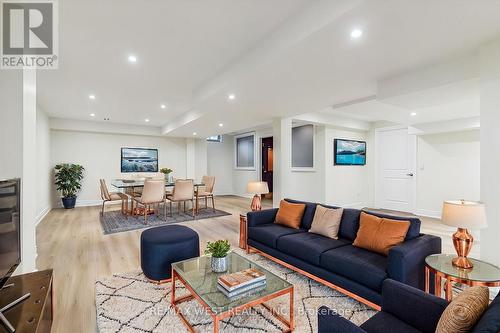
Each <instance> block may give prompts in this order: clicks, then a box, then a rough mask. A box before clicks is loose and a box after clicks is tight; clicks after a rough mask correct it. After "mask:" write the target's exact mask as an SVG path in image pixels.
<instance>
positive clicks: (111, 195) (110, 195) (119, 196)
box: [99, 179, 128, 216]
mask: <svg viewBox="0 0 500 333" xmlns="http://www.w3.org/2000/svg"><path fill="white" fill-rule="evenodd" d="M99 187H100V189H101V199H102V208H101V214H102V215H103V216H104V204H105V203H106V202H112V201H119V200H121V202H122V214H126V213H127V210H128V196H127V195H126V194H124V193H121V192H109V191H108V186H107V185H106V181H105V180H104V179H99Z"/></svg>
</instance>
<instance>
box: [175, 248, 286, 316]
mask: <svg viewBox="0 0 500 333" xmlns="http://www.w3.org/2000/svg"><path fill="white" fill-rule="evenodd" d="M210 261H211V257H208V256H202V257H198V258H193V259H188V260H184V261H180V262H177V263H175V264H172V268H173V269H175V271H176V272H177V273H178V274H179V275H180V276H181V277H182V279H183V280H184V281H186V283H187V284H189V286H190V287H191V288H192V289H193V290H194V291H195V292H196V294H197V295H198V296H200V297H201V299H202V300H203V301H204V302H205V303H206V304H207V305H208V306H209V307H210V309H211V310H212V311H213V312H214V313H215V314H219V313H222V312H226V311H228V310H231V309H234V308H236V307H238V306H240V305H244V304H247V303H249V302H252V301H254V300H257V299H259V298H262V297H265V296H267V295H271V294H274V293H276V292H279V291H283V290H285V289H288V288H289V287H291V286H292V285H291V284H290V283H288V282H287V281H285V280H283V279H282V278H280V277H278V276H277V275H274V274H273V273H271V272H269V271H267V270H266V269H264V268H262V267H261V266H259V265H257V264H256V263H254V262H252V261H250V260H248V259H246V258H244V257H242V256H241V255H239V254H237V253H234V252H231V253H229V254H228V270H227V271H226V272H224V273H214V272H212V269H211V268H210ZM248 268H256V269H258V270H260V271H262V272H263V273H264V274H265V275H266V286H265V289H262V288H261V289H259V288H257V290H255V291H254V292H253V293H250V294H244V295H242V296H240V297H236V298H228V297H227V296H225V295H224V294H223V293H221V292H220V291H218V289H217V279H218V278H219V276H221V275H224V274H230V273H235V272H239V271H241V270H244V269H248Z"/></svg>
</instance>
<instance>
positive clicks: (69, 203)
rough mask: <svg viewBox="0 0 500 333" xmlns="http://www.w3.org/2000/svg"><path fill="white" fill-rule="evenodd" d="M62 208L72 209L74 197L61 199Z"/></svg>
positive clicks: (74, 201) (74, 202)
mask: <svg viewBox="0 0 500 333" xmlns="http://www.w3.org/2000/svg"><path fill="white" fill-rule="evenodd" d="M61 200H62V203H63V206H64V208H66V209H72V208H75V204H76V197H68V198H61Z"/></svg>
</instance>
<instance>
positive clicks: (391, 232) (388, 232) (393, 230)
mask: <svg viewBox="0 0 500 333" xmlns="http://www.w3.org/2000/svg"><path fill="white" fill-rule="evenodd" d="M409 228H410V221H398V220H391V219H386V218H381V217H378V216H375V215H370V214H367V213H365V212H361V217H360V219H359V230H358V234H357V236H356V239H355V240H354V243H353V245H354V246H357V247H360V248H363V249H365V250H369V251H373V252H377V253H381V254H383V255H386V256H387V255H388V254H389V250H390V249H391V247H393V246H396V245H398V244H401V243H402V242H403V241H404V239H405V237H406V233H407V232H408V229H409Z"/></svg>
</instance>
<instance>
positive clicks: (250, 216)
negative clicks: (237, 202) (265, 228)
mask: <svg viewBox="0 0 500 333" xmlns="http://www.w3.org/2000/svg"><path fill="white" fill-rule="evenodd" d="M277 213H278V208H272V209H265V210H259V211H255V212H248V213H247V226H249V227H256V226H258V225H262V224H268V223H274V220H275V218H276V214H277Z"/></svg>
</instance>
